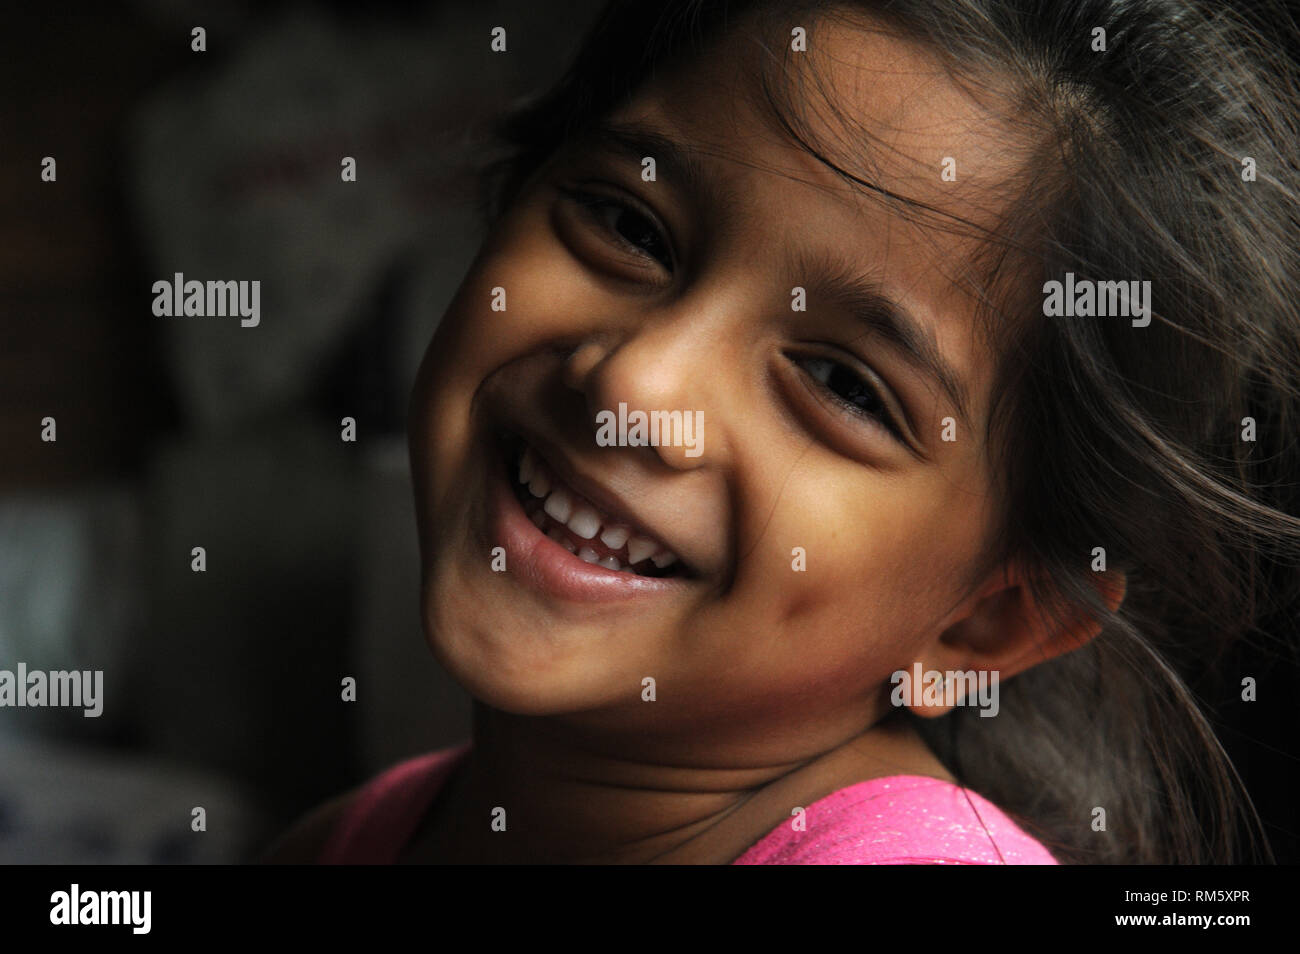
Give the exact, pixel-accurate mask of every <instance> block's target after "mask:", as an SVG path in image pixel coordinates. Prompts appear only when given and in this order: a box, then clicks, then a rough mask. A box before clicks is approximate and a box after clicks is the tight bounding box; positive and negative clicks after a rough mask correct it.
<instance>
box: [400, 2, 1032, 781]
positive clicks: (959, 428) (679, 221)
mask: <svg viewBox="0 0 1300 954" xmlns="http://www.w3.org/2000/svg"><path fill="white" fill-rule="evenodd" d="M763 39H764V42H766V43H767V44H768V45H769V46H771V45H778V46H779V45H784V44H787V43H788V42H789V36H788V35H787V36H786V37H784V38H783V37H782V36H780V35H776V36H772V37H765V38H763ZM752 40H753V37H752V36H749V37H747V36H746V35H744V34H741V33H732V34H731V35H730V36H729V37H728V38H727V39H726V40H724V41H723V42H721V43H720V44H719V45H718V46H717V47H715V48H714V49H713V50H712V51H711V52H710V53H709V54H708V55H706V56H704V57H700V58H698V59H697V60H696V61H694V62H692V63H690V64H688V65H685V66H683V67H682V68H680V69H678V70H676V71H674V72H672V73H671V74H661V75H660V77H659V78H658V79H657V80H656V81H655V82H654V83H653V84H652V85H650V86H648V87H646V88H644V90H643V91H642V92H641V93H640V94H639V95H638V96H637V97H636V98H635V99H634V100H633V101H631V102H629V103H628V104H627V105H626V106H625V107H624V108H621V109H619V110H618V111H617V112H616V113H615V114H614V115H612V116H610V117H608V124H609V125H610V126H613V127H617V129H618V130H620V131H621V133H622V135H620V136H618V137H616V136H614V135H613V134H612V133H602V134H597V135H593V136H591V137H588V138H585V139H583V140H582V141H575V142H571V143H569V144H568V146H567V147H566V148H565V149H564V150H563V151H562V153H561V154H558V155H556V156H554V157H553V158H552V160H551V161H550V162H549V163H548V164H547V165H546V166H545V167H544V168H542V169H540V170H539V171H538V172H537V173H536V174H535V175H534V176H533V178H532V179H531V180H530V182H529V183H528V185H527V186H526V188H525V190H524V192H523V194H522V195H521V197H520V198H519V200H518V201H517V202H516V203H515V205H514V206H513V208H512V209H511V210H510V211H509V213H508V214H506V215H505V216H504V217H503V218H502V220H501V221H500V223H499V225H498V227H497V228H496V229H495V230H494V231H493V233H492V234H491V235H490V236H489V238H488V240H487V241H486V243H485V245H484V247H483V248H482V250H481V252H480V254H479V255H478V257H477V259H476V260H475V262H474V264H473V266H472V267H471V269H470V271H469V273H468V274H467V275H466V277H465V279H464V283H463V284H462V285H461V287H460V290H459V292H458V294H457V295H456V297H455V299H454V300H453V301H452V303H451V305H450V307H449V308H448V310H447V313H446V315H445V317H444V318H443V320H442V324H441V326H440V328H439V330H438V332H437V334H436V335H435V337H434V339H433V341H432V343H431V345H430V347H429V350H428V353H427V355H426V356H425V360H424V364H423V366H422V369H421V373H420V377H419V381H418V383H417V385H416V389H415V393H414V395H413V403H412V424H411V428H412V429H411V444H412V460H413V468H414V474H415V481H416V494H417V506H418V512H419V531H420V541H421V549H422V554H423V559H424V568H423V574H424V576H423V579H424V587H425V588H424V606H423V612H424V617H425V623H426V631H427V634H428V638H429V640H430V643H431V645H432V647H433V650H434V652H435V654H436V655H437V657H438V658H439V660H440V661H441V662H442V663H443V664H444V665H445V666H446V667H447V668H448V669H449V670H450V671H451V672H452V673H453V674H454V675H455V676H456V677H457V678H458V679H459V680H460V681H461V682H462V684H463V685H465V686H466V687H467V688H468V689H469V691H470V692H471V693H472V694H473V695H474V696H475V697H477V698H478V699H480V700H481V701H483V702H485V703H486V704H488V705H490V706H492V707H495V708H499V709H503V710H506V711H510V712H514V713H519V714H531V715H547V716H555V717H558V718H559V719H560V720H561V721H563V722H565V723H567V724H570V725H573V726H577V727H580V728H581V729H583V730H584V731H585V732H587V733H588V734H589V736H588V737H590V738H595V739H599V738H602V737H604V738H607V739H608V740H610V744H611V745H612V744H614V743H615V742H616V743H617V744H618V745H621V746H623V747H624V749H623V750H624V751H626V750H627V749H628V748H629V747H630V748H635V749H637V750H638V751H640V752H643V753H656V752H657V753H660V754H666V753H673V754H674V756H675V757H681V756H682V753H684V752H685V753H689V754H688V755H687V756H686V757H687V758H699V759H705V758H713V759H723V760H730V761H732V762H736V763H739V762H749V763H761V764H774V761H775V760H778V759H786V758H797V757H799V756H800V755H803V754H810V753H816V752H820V751H824V750H826V749H827V748H828V747H829V746H831V745H833V744H835V743H836V742H839V741H843V740H844V739H845V738H847V737H849V736H850V735H852V734H854V733H856V732H860V731H862V730H863V729H865V728H866V727H867V726H869V725H871V724H872V723H873V722H875V721H876V720H877V719H878V718H880V717H881V716H882V715H884V714H886V713H887V711H888V709H889V701H888V694H889V690H890V689H891V686H890V684H889V677H890V675H891V674H892V673H893V672H894V671H895V670H898V669H903V668H908V669H910V668H911V666H912V664H913V663H914V662H921V663H923V664H924V666H925V668H927V669H931V668H933V669H948V668H979V665H980V660H979V659H978V658H973V657H971V656H970V655H969V654H968V652H967V650H966V649H963V648H960V647H956V646H954V645H950V643H949V641H948V640H946V639H943V638H941V637H943V635H944V633H945V630H946V629H947V628H948V627H949V626H950V625H951V624H952V623H953V622H954V621H956V620H958V619H959V618H961V616H962V613H963V612H966V613H969V611H970V608H971V604H970V603H969V602H966V603H963V604H961V605H958V606H956V607H953V606H952V604H953V603H954V601H955V600H956V598H957V596H958V593H959V589H960V588H961V586H962V584H963V583H965V582H966V574H967V573H968V571H969V566H970V564H971V562H972V561H973V560H974V559H975V558H976V556H977V555H978V553H979V551H980V547H981V545H982V543H983V542H984V540H985V538H986V535H987V534H988V532H989V531H990V529H991V520H992V517H993V509H992V506H991V501H990V498H989V494H988V487H989V478H988V474H987V471H986V453H985V448H984V446H983V444H982V441H981V435H982V434H983V433H984V421H985V414H986V409H987V405H988V387H989V372H990V365H991V359H990V357H989V356H988V355H987V354H986V353H985V352H984V350H983V348H982V346H981V345H980V344H979V341H978V336H977V335H976V333H975V323H974V314H975V301H974V298H973V296H972V295H971V294H970V293H969V292H967V291H966V290H965V289H964V288H963V287H962V286H961V285H960V284H959V282H960V279H961V275H962V272H963V269H964V268H966V267H967V263H968V259H969V257H970V256H971V254H972V253H973V252H974V251H975V250H976V249H975V245H974V242H973V240H971V239H968V238H962V237H960V236H955V235H952V234H949V233H947V232H945V231H943V230H942V229H934V228H933V227H924V226H922V225H918V224H915V223H910V222H908V221H907V220H905V219H904V218H903V217H901V216H900V215H899V214H898V213H897V212H896V211H894V210H892V209H890V208H889V207H887V206H886V205H885V204H883V203H881V202H879V201H874V200H872V199H869V198H866V197H864V196H863V195H862V194H861V193H859V192H855V191H853V190H851V189H850V188H849V187H848V185H846V183H845V182H844V180H843V179H841V178H840V177H839V176H837V175H836V174H835V173H834V172H833V171H832V170H830V169H828V168H827V167H826V166H824V165H822V164H821V163H819V162H818V161H817V160H816V159H815V158H814V157H812V156H811V155H810V154H809V153H808V152H807V151H805V150H804V149H802V148H800V147H799V146H798V145H797V144H795V143H794V142H792V141H791V140H789V139H788V138H785V137H784V136H783V135H781V134H780V132H778V131H777V129H776V127H775V126H774V125H773V123H772V121H771V119H770V116H769V114H768V113H766V112H765V110H764V108H763V106H762V97H761V93H760V92H759V91H758V89H757V80H756V76H757V73H756V61H755V56H756V54H755V52H754V51H755V50H756V49H757V47H756V46H755V44H753V42H752ZM787 56H788V58H789V59H790V61H791V62H792V63H793V64H794V66H795V69H796V70H800V69H801V64H803V63H808V64H809V65H811V64H815V72H814V73H813V74H811V75H813V76H815V77H816V79H817V80H818V81H819V82H818V84H817V85H816V86H812V87H810V88H815V89H820V90H821V91H823V93H825V94H826V95H830V96H832V97H833V99H834V102H833V105H834V106H835V107H836V109H838V110H840V111H842V112H843V113H847V114H849V115H851V116H853V117H854V118H855V119H856V120H857V121H858V122H859V123H861V124H862V126H863V127H865V128H866V129H868V130H870V131H871V133H872V138H871V139H870V140H869V141H863V140H862V139H861V137H856V136H855V134H854V132H853V130H852V129H848V128H842V127H839V126H837V125H835V123H834V122H833V121H832V120H830V119H828V118H827V116H828V115H834V114H833V113H829V114H828V110H827V105H826V103H825V102H823V101H822V100H820V99H818V100H814V101H807V100H803V101H802V105H805V106H807V107H808V111H807V112H806V113H805V114H804V115H806V116H807V117H809V122H810V123H811V126H812V131H813V133H814V134H815V137H816V138H815V142H816V143H817V144H818V145H819V147H820V148H822V149H824V150H827V151H828V152H829V155H830V156H831V157H832V158H833V159H837V160H838V162H837V164H839V165H841V166H843V167H846V168H851V169H854V170H869V171H867V172H863V173H862V174H863V175H864V177H866V178H869V179H871V180H872V181H874V182H876V183H877V184H878V185H880V186H881V187H883V188H884V189H887V190H889V191H891V192H894V193H899V194H902V195H905V196H908V197H910V198H913V199H916V200H918V201H920V202H922V203H926V204H928V205H931V206H934V207H938V208H939V209H942V210H946V211H950V212H954V213H956V214H959V215H962V216H964V217H966V218H967V219H976V220H984V219H985V218H988V220H989V221H990V222H991V217H992V216H993V215H994V214H996V211H997V210H996V208H994V205H995V203H993V202H992V201H991V200H990V199H989V196H991V195H994V194H999V193H998V186H999V184H1001V183H1003V182H1004V181H1006V179H1007V177H1008V176H1009V175H1010V174H1011V172H1012V171H1013V170H1010V169H1009V167H1008V165H1007V163H1006V162H1005V160H1004V159H1003V154H1002V148H1003V144H1004V142H1005V140H1006V136H1005V134H1004V133H1002V132H1001V131H999V129H998V124H997V121H996V120H995V118H994V116H993V114H992V113H990V112H988V111H986V110H985V109H983V108H981V107H980V106H978V105H976V103H975V102H973V101H972V100H971V99H970V98H969V97H968V96H967V95H966V94H964V93H963V92H962V91H961V90H959V89H958V88H957V87H956V86H955V85H954V84H953V83H952V82H951V81H950V80H949V79H948V78H947V76H946V75H945V73H944V72H943V71H942V69H941V67H940V66H939V64H938V62H937V61H936V60H935V59H934V58H933V57H932V56H931V55H930V54H929V53H928V52H927V51H926V50H925V49H924V48H922V47H919V46H917V45H915V44H912V43H910V42H908V41H904V40H902V39H899V38H896V37H892V36H889V35H886V34H883V33H880V32H873V31H870V30H868V29H865V28H858V27H849V26H843V25H837V26H833V27H832V26H829V25H828V26H826V27H824V28H819V29H818V30H815V31H814V30H811V29H810V30H809V37H808V51H807V52H805V53H788V54H787ZM649 134H653V136H655V137H660V138H653V139H652V138H647V137H648V135H649ZM638 137H640V138H639V139H638ZM864 156H865V162H864V161H863V160H864ZM949 157H950V158H951V159H952V160H953V164H948V163H946V161H945V160H946V159H948V158H949ZM646 158H649V159H653V160H654V176H653V179H650V178H649V173H648V171H646V170H647V166H648V164H647V163H645V162H643V160H644V159H646ZM954 164H955V166H954ZM954 167H955V173H956V179H955V181H950V177H948V178H946V177H945V176H944V171H945V168H948V169H952V168H954ZM643 171H646V175H643ZM854 281H856V285H855V286H853V287H852V288H850V287H849V286H848V285H846V284H845V283H846V282H854ZM799 289H802V292H800V291H798V290H799ZM801 299H802V300H803V301H804V302H806V307H804V308H797V307H796V306H798V305H799V304H800V303H801ZM940 369H942V370H940ZM620 405H625V406H626V408H625V414H626V415H627V417H628V421H629V426H630V425H631V423H633V422H634V420H635V418H634V416H633V412H636V411H641V412H646V413H647V414H649V413H653V412H656V411H658V412H669V411H674V412H681V416H682V417H683V418H686V419H690V420H691V421H692V423H693V422H694V420H696V419H698V420H702V432H697V433H694V434H686V433H683V432H680V431H679V432H677V433H676V436H677V437H678V438H680V440H679V442H678V443H679V445H680V446H673V445H671V444H670V443H669V441H670V440H671V439H672V437H673V436H674V435H673V434H672V433H669V432H667V430H666V429H665V432H664V433H661V434H660V440H661V444H660V446H627V445H623V446H619V445H615V446H609V445H608V442H607V441H605V442H601V441H598V439H597V438H598V434H600V433H601V428H600V419H599V418H598V415H600V414H601V412H610V414H611V415H612V418H613V420H614V422H615V423H614V426H613V427H612V428H611V427H607V428H606V429H605V433H604V436H605V437H608V436H611V435H612V436H614V437H617V434H618V432H617V421H618V417H619V409H620ZM688 437H690V438H692V439H694V440H695V441H696V444H695V446H694V447H692V446H690V445H689V444H688V442H687V438H688ZM525 449H526V450H527V452H528V462H527V463H526V464H524V467H525V469H526V470H531V471H532V472H533V475H532V476H533V483H534V491H536V492H540V493H543V494H545V493H546V492H547V491H550V493H551V496H552V497H553V496H554V492H555V490H556V489H560V490H563V491H564V494H563V495H561V499H559V500H554V499H551V498H550V497H548V498H547V499H548V503H547V508H548V509H549V510H550V511H551V513H552V514H553V515H554V516H546V517H545V518H540V517H539V518H538V519H539V521H540V522H541V523H542V525H543V527H544V528H546V530H549V531H550V536H549V537H548V535H547V533H546V532H544V530H543V529H539V528H538V527H537V526H536V525H535V524H534V522H533V520H532V519H530V517H531V515H532V514H533V513H534V511H535V510H536V508H537V506H538V504H537V503H531V502H530V503H528V504H527V505H526V506H525V505H521V500H522V501H534V500H536V499H537V498H536V497H535V496H534V491H530V490H529V489H527V488H525V487H523V486H522V485H521V484H520V483H519V476H520V467H521V456H520V455H521V451H523V450H525ZM538 473H540V474H542V476H541V477H540V478H538V476H537V474H538ZM566 498H567V499H566ZM570 510H572V513H570V512H569V511H570ZM591 510H595V511H597V512H598V513H597V514H596V515H595V516H594V517H593V516H592V515H591V514H590V513H589V511H591ZM566 515H567V523H566V527H567V528H569V529H567V530H564V531H562V530H560V529H559V522H558V521H557V520H556V517H557V516H558V517H559V518H561V519H565V517H566ZM593 520H599V521H600V529H599V530H598V531H596V536H595V537H594V540H589V539H588V537H589V536H590V534H591V531H592V530H593V529H594V523H593ZM620 526H621V527H624V528H630V535H631V537H633V538H644V540H643V541H638V542H637V546H636V550H635V552H631V551H629V550H628V543H626V542H625V539H626V538H627V537H628V536H629V534H628V533H625V532H623V531H622V530H621V529H619V528H620ZM611 530H612V531H613V532H612V533H611V532H609V531H611ZM552 537H561V538H563V539H567V541H568V542H569V543H570V544H572V545H573V546H575V547H578V546H582V547H590V548H591V549H592V551H593V552H594V553H595V554H596V555H597V556H603V557H609V556H613V557H614V559H616V560H617V561H618V562H617V563H610V562H609V561H608V560H607V563H608V565H609V566H611V567H613V566H620V567H621V566H625V565H626V564H627V563H628V562H629V561H630V560H638V561H639V562H637V563H636V569H637V570H641V571H646V570H651V571H653V570H654V569H655V561H654V560H652V559H649V558H647V557H646V554H647V553H651V554H652V555H653V556H658V557H659V562H664V560H665V559H666V558H665V557H664V555H663V553H664V551H669V552H671V554H674V555H676V557H677V562H676V563H674V564H670V565H669V567H668V570H669V572H670V574H671V575H668V576H660V577H655V576H651V575H646V574H645V573H644V572H640V573H639V572H633V571H629V570H625V569H610V568H606V567H605V566H602V565H600V564H591V563H588V562H585V561H584V560H582V559H580V558H579V556H577V555H574V554H572V553H571V552H570V551H569V549H568V548H567V547H566V546H565V545H563V543H562V542H555V541H554V540H553V539H552ZM602 539H603V540H604V541H605V542H604V543H601V542H600V541H601V540H602ZM495 548H501V549H500V550H497V549H495ZM494 554H495V555H494ZM588 555H589V556H590V554H588ZM503 566H504V569H502V567H503ZM950 607H951V608H950ZM963 653H966V655H963ZM649 679H653V680H654V683H653V687H652V688H653V692H651V691H650V688H648V687H649V686H650V684H648V683H647V682H646V680H649ZM651 695H653V701H650V697H651ZM606 733H607V735H606ZM765 759H768V760H773V761H767V762H764V761H763V760H765ZM676 764H681V763H676Z"/></svg>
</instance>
